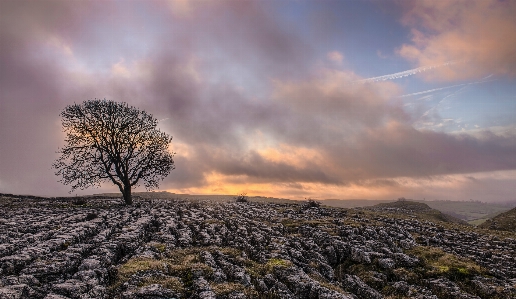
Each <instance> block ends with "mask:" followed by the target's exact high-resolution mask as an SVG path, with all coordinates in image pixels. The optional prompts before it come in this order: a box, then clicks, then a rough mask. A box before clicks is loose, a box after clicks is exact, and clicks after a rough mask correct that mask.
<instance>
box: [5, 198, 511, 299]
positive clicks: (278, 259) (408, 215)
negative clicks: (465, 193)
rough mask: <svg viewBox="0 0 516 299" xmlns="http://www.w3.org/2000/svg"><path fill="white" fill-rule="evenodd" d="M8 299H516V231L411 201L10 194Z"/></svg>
mask: <svg viewBox="0 0 516 299" xmlns="http://www.w3.org/2000/svg"><path fill="white" fill-rule="evenodd" d="M0 266H1V269H0V298H46V299H64V298H127V299H129V298H153V299H157V298H428V299H430V298H516V238H515V234H513V233H505V234H500V233H496V234H495V233H494V232H493V233H491V232H490V231H487V230H477V229H474V228H472V227H468V226H465V225H463V224H460V223H447V222H439V221H435V222H432V221H429V220H422V218H421V217H419V216H418V215H416V214H414V213H413V211H411V210H410V209H404V208H403V207H395V208H393V207H388V206H387V207H375V208H373V209H339V208H327V207H317V205H316V204H313V205H308V204H305V205H300V204H286V203H281V204H280V203H278V204H275V203H252V202H243V203H236V202H233V203H213V202H209V201H201V202H195V201H191V200H189V201H186V200H169V199H167V200H163V199H161V200H160V199H140V200H136V201H135V204H134V205H133V206H124V205H122V204H121V201H120V199H109V198H94V199H93V198H90V199H76V200H73V199H45V198H20V197H13V196H4V197H0Z"/></svg>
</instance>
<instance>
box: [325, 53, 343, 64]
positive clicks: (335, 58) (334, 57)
mask: <svg viewBox="0 0 516 299" xmlns="http://www.w3.org/2000/svg"><path fill="white" fill-rule="evenodd" d="M326 57H327V58H328V60H330V61H331V62H333V63H335V64H337V65H341V64H342V62H343V61H344V55H342V53H340V52H339V51H332V52H328V54H326Z"/></svg>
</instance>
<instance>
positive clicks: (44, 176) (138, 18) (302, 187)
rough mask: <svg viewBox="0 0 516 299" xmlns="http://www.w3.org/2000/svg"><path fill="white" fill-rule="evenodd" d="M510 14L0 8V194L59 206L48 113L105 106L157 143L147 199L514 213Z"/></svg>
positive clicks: (222, 4) (388, 8) (417, 5)
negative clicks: (122, 109) (414, 205)
mask: <svg viewBox="0 0 516 299" xmlns="http://www.w3.org/2000/svg"><path fill="white" fill-rule="evenodd" d="M514 15H516V1H503V0H474V1H471V0H457V1H427V0H421V1H394V0H393V1H353V0H349V1H338V0H322V1H306V0H281V1H279V0H278V1H272V0H260V1H246V0H217V1H207V0H157V1H152V0H150V1H138V0H134V1H52V0H45V1H25V0H16V1H14V0H13V1H11V0H0V193H15V194H33V195H42V196H63V195H68V194H69V193H68V192H69V191H70V186H65V185H62V184H61V183H59V182H58V180H59V178H58V177H56V176H55V175H54V172H55V170H54V169H52V168H51V165H52V163H53V161H54V160H55V159H56V158H57V157H58V154H57V153H56V152H57V150H58V148H59V147H62V146H63V145H64V133H63V131H62V128H61V119H60V116H59V114H60V112H61V111H62V110H63V109H64V108H65V107H66V106H67V105H70V104H73V103H81V102H83V101H86V100H91V99H94V98H100V99H104V98H105V99H107V100H112V101H119V102H127V103H129V104H130V105H133V106H136V107H138V108H140V109H143V110H145V111H147V112H148V113H151V114H152V115H154V116H155V117H156V118H157V119H159V128H160V130H162V131H165V132H167V133H168V134H170V135H171V136H173V141H172V144H171V148H170V149H171V151H173V152H175V153H176V154H175V156H174V160H175V167H176V169H175V170H173V171H172V173H171V174H170V175H169V176H168V177H166V178H165V179H164V180H163V182H162V183H161V185H160V189H159V190H161V191H164V190H166V191H170V192H175V193H188V194H237V193H240V192H246V193H247V194H248V195H250V196H272V197H283V198H291V199H304V198H313V199H325V198H333V199H396V198H399V197H405V198H412V199H418V200H422V199H425V200H479V201H484V202H506V201H515V200H516V195H515V194H516V117H515V116H516V18H514ZM117 191H118V189H117V188H116V187H115V186H112V185H110V184H104V185H103V186H102V187H101V188H99V189H87V190H84V191H77V192H75V191H74V193H73V194H92V193H100V192H117ZM136 191H144V189H143V188H139V189H137V190H136Z"/></svg>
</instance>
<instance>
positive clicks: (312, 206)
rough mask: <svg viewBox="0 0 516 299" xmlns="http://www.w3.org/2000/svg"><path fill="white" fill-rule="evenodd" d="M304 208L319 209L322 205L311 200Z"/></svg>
mask: <svg viewBox="0 0 516 299" xmlns="http://www.w3.org/2000/svg"><path fill="white" fill-rule="evenodd" d="M303 206H304V208H305V209H309V208H318V207H320V206H321V203H320V202H318V201H315V200H313V199H311V198H309V199H308V200H307V201H306V203H305V204H304V205H303Z"/></svg>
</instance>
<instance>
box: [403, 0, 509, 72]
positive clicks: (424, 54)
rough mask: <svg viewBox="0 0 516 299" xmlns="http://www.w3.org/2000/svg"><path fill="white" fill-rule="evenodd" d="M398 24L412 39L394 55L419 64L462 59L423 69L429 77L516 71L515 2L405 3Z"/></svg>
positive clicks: (427, 64) (488, 0)
mask: <svg viewBox="0 0 516 299" xmlns="http://www.w3.org/2000/svg"><path fill="white" fill-rule="evenodd" d="M404 8H405V14H404V16H403V18H402V23H403V24H404V25H406V26H408V27H410V28H411V30H412V43H411V44H404V45H402V46H401V47H400V48H399V49H398V54H399V55H401V56H402V57H404V58H406V59H408V60H410V61H413V62H414V63H415V64H416V65H417V66H418V67H425V66H430V65H439V64H443V63H445V62H447V61H465V64H455V65H450V66H448V67H446V68H439V69H436V70H434V71H433V72H427V73H424V74H422V76H423V77H424V78H425V79H427V80H433V81H455V80H461V79H478V78H480V77H482V76H485V75H486V74H490V73H494V74H495V75H506V76H510V77H513V78H514V77H515V76H516V71H515V70H516V55H515V54H514V49H515V48H516V35H515V34H514V32H516V20H515V18H514V15H515V14H516V3H515V2H514V1H498V0H486V1H467V0H463V1H438V2H436V1H426V0H424V1H410V2H404Z"/></svg>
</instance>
